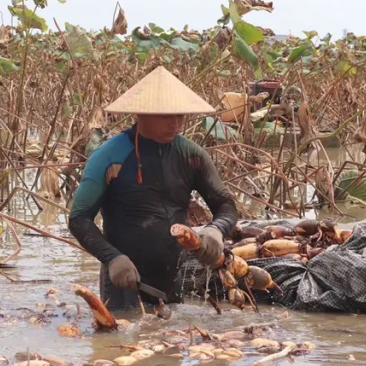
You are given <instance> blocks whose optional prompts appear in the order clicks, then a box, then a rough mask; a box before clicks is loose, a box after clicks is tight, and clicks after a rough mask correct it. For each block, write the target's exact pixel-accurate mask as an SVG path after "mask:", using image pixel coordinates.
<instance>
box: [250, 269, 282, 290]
mask: <svg viewBox="0 0 366 366" xmlns="http://www.w3.org/2000/svg"><path fill="white" fill-rule="evenodd" d="M246 280H247V283H248V285H249V286H250V287H251V288H253V289H255V290H263V291H266V290H268V289H270V288H273V289H275V290H277V291H279V292H280V293H281V294H282V293H283V291H282V289H281V287H279V286H278V285H277V284H276V283H275V282H274V281H273V280H272V277H271V275H270V274H269V273H268V272H267V271H266V270H264V269H263V268H259V267H256V266H249V272H248V275H247V276H246Z"/></svg>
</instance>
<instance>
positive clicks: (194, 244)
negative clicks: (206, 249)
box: [170, 224, 225, 267]
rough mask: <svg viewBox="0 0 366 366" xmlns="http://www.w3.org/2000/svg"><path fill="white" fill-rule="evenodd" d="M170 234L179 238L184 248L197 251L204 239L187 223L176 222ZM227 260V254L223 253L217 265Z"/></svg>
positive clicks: (178, 240)
mask: <svg viewBox="0 0 366 366" xmlns="http://www.w3.org/2000/svg"><path fill="white" fill-rule="evenodd" d="M170 234H171V235H172V236H174V237H175V238H176V239H177V242H178V243H179V244H180V245H181V246H182V248H183V249H184V250H187V251H195V250H198V249H199V248H200V247H201V243H202V240H201V238H200V237H199V235H198V234H197V233H196V232H195V231H194V230H192V229H191V228H189V227H188V226H186V225H182V224H174V225H172V227H171V228H170ZM224 261H225V255H224V254H222V255H221V256H220V258H219V259H218V260H217V262H216V266H217V267H220V266H222V264H223V263H224Z"/></svg>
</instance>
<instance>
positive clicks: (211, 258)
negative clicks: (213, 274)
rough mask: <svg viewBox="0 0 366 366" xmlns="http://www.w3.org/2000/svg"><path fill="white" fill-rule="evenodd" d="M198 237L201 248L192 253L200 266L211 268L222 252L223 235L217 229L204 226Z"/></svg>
mask: <svg viewBox="0 0 366 366" xmlns="http://www.w3.org/2000/svg"><path fill="white" fill-rule="evenodd" d="M198 236H199V237H200V238H201V239H202V243H201V247H200V248H199V249H198V250H195V251H194V252H193V253H194V255H195V257H196V258H197V259H198V261H199V262H200V263H201V264H202V265H206V266H211V267H212V266H214V265H215V263H216V261H217V260H218V259H219V258H220V256H221V254H222V252H223V250H224V243H223V235H222V233H221V231H220V230H219V229H218V228H216V227H213V226H206V227H204V228H203V229H202V230H201V231H199V232H198Z"/></svg>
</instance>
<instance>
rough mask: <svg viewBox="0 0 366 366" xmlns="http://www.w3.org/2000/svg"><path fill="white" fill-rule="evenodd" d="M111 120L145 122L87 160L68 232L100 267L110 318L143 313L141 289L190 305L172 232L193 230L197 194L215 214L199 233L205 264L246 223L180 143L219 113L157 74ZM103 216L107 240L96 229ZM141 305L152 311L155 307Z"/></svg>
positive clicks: (125, 98) (190, 147) (189, 147)
mask: <svg viewBox="0 0 366 366" xmlns="http://www.w3.org/2000/svg"><path fill="white" fill-rule="evenodd" d="M106 111H108V112H111V113H132V114H136V115H137V117H138V122H137V123H136V124H135V125H134V126H133V127H131V128H129V129H127V131H125V132H123V133H120V134H118V135H117V136H115V137H113V138H111V139H110V140H108V141H106V142H105V143H103V144H102V145H101V146H100V147H99V148H97V149H96V150H95V151H94V152H93V153H92V154H91V156H90V157H89V159H88V161H87V164H86V166H85V171H84V174H83V178H82V180H81V183H80V186H79V187H78V189H77V192H76V195H75V199H74V203H73V207H72V211H71V213H70V218H69V229H70V231H71V233H72V234H73V235H74V236H75V238H76V239H77V240H78V241H79V243H80V244H81V245H82V246H83V247H84V248H85V249H86V250H87V251H88V252H89V253H91V254H92V255H93V256H94V257H96V258H97V259H98V260H99V261H100V262H101V263H102V267H101V272H100V294H101V299H102V301H103V302H106V301H107V300H108V305H107V306H108V308H109V309H110V310H112V311H113V310H119V309H129V308H134V307H137V306H138V297H137V295H138V292H137V290H136V289H137V283H138V282H139V281H141V282H144V283H147V284H148V285H150V286H153V287H155V288H158V289H160V290H162V291H164V292H165V293H166V294H167V296H168V300H169V302H170V303H173V302H175V303H179V302H182V284H181V277H180V271H179V256H180V253H181V247H180V246H179V244H178V243H177V242H176V239H175V238H174V237H172V236H171V234H170V228H171V226H172V225H173V224H175V223H182V224H185V223H186V218H187V209H188V204H189V199H190V194H191V191H192V190H197V191H198V192H199V193H200V194H201V196H202V197H203V198H204V200H205V201H206V202H207V204H208V206H209V208H210V209H211V212H212V213H213V220H212V222H211V223H210V224H209V225H207V226H206V227H205V228H203V229H202V230H201V231H200V233H199V235H200V236H201V238H202V247H201V248H200V250H198V251H197V252H195V255H196V257H197V258H198V260H200V262H201V263H202V264H204V265H212V264H214V263H215V262H216V260H217V259H218V258H219V257H220V255H221V254H222V250H223V237H224V236H227V235H229V234H230V232H231V231H232V229H233V228H234V226H235V224H236V222H237V218H238V217H237V210H236V207H235V203H234V200H233V198H232V196H231V194H230V193H229V191H228V190H227V189H226V188H225V186H224V185H223V183H222V182H221V180H220V178H219V176H218V173H217V171H216V168H215V166H214V164H213V162H212V160H211V159H210V157H209V155H208V154H207V153H206V152H205V151H204V150H203V149H202V148H201V147H200V146H198V145H197V144H195V143H194V142H192V141H190V140H188V139H186V138H185V137H183V136H181V135H179V132H180V130H181V127H182V124H183V119H184V115H187V114H196V113H199V114H200V113H210V112H211V113H212V112H215V110H214V109H213V108H212V107H211V106H210V105H209V104H207V103H206V102H205V101H204V100H202V99H201V98H200V97H199V96H198V95H196V94H195V93H194V92H193V91H191V90H190V89H189V88H188V87H186V86H185V85H184V84H183V83H182V82H180V81H179V80H178V79H177V78H176V77H174V76H173V75H172V74H170V73H169V72H168V71H167V70H166V69H164V68H163V67H158V68H156V69H155V70H154V71H152V72H151V73H150V74H148V75H147V76H145V77H144V78H143V79H142V80H140V81H139V82H138V83H137V84H136V85H135V86H134V87H132V88H131V89H130V90H128V91H127V92H126V93H125V94H123V95H122V96H121V97H120V98H118V99H117V100H116V101H115V102H113V103H112V104H111V105H110V106H109V107H108V108H107V109H106ZM99 210H101V213H102V217H103V233H104V234H102V233H101V232H100V230H99V229H98V227H97V226H96V225H95V224H94V218H95V216H96V215H97V213H98V211H99ZM141 297H142V300H143V301H144V302H145V303H149V304H155V303H156V301H157V299H154V298H151V297H149V296H147V295H144V294H142V296H141Z"/></svg>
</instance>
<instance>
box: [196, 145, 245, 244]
mask: <svg viewBox="0 0 366 366" xmlns="http://www.w3.org/2000/svg"><path fill="white" fill-rule="evenodd" d="M200 151H201V153H200V164H199V166H198V169H197V171H196V174H195V179H194V189H195V190H197V191H198V193H199V194H200V195H201V196H202V197H203V199H204V200H205V201H206V203H207V205H208V207H209V208H210V210H211V212H212V214H213V220H212V222H211V223H210V225H215V226H216V227H217V228H219V230H220V231H221V232H222V234H223V235H224V237H227V236H229V235H230V234H231V232H232V231H233V229H234V227H235V225H236V223H237V221H238V211H237V209H236V206H235V201H234V199H233V197H232V194H231V193H230V192H229V190H228V189H227V188H226V187H225V186H224V184H223V182H222V180H221V179H220V177H219V174H218V172H217V169H216V167H215V165H214V163H213V161H212V160H211V158H210V156H209V155H208V154H207V152H206V151H205V150H203V149H201V150H200Z"/></svg>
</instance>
